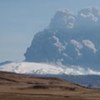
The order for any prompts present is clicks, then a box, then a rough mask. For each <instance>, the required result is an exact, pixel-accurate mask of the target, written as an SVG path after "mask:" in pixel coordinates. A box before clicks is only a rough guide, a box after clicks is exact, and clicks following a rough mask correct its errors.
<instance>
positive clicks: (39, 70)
mask: <svg viewBox="0 0 100 100" xmlns="http://www.w3.org/2000/svg"><path fill="white" fill-rule="evenodd" d="M0 71H8V72H15V73H21V74H40V75H46V74H48V75H49V74H50V75H59V74H65V75H100V72H97V71H93V70H92V69H89V68H88V69H84V68H82V67H79V66H73V65H70V66H66V67H65V66H57V65H50V64H44V63H29V62H21V63H14V62H13V63H9V64H5V65H2V66H0Z"/></svg>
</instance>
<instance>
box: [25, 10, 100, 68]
mask: <svg viewBox="0 0 100 100" xmlns="http://www.w3.org/2000/svg"><path fill="white" fill-rule="evenodd" d="M99 59H100V12H99V10H98V9H97V8H85V9H82V10H80V11H79V12H78V14H77V15H74V14H72V13H71V12H70V11H69V10H64V11H58V12H57V13H56V14H55V16H54V17H53V18H52V19H51V22H50V25H49V26H48V28H46V29H44V30H43V31H41V32H38V33H37V34H36V35H35V36H34V38H33V41H32V43H31V46H30V47H29V48H28V49H27V51H26V53H25V61H29V62H45V63H55V64H57V63H61V64H63V65H75V66H84V67H85V68H87V67H88V66H89V67H90V68H94V69H99V67H100V60H99Z"/></svg>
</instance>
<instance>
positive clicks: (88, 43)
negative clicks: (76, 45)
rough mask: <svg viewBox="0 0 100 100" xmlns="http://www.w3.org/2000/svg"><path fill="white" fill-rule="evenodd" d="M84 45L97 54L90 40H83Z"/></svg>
mask: <svg viewBox="0 0 100 100" xmlns="http://www.w3.org/2000/svg"><path fill="white" fill-rule="evenodd" d="M82 43H83V44H84V45H85V46H86V47H87V48H89V49H91V50H92V51H93V52H94V53H96V52H97V49H96V46H95V44H94V43H93V42H92V41H90V40H82Z"/></svg>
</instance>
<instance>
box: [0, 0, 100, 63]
mask: <svg viewBox="0 0 100 100" xmlns="http://www.w3.org/2000/svg"><path fill="white" fill-rule="evenodd" d="M86 7H100V0H0V62H2V61H6V60H11V61H21V60H24V53H25V52H26V49H27V47H29V46H30V43H31V41H32V39H33V36H34V34H35V33H36V32H38V31H40V30H42V29H44V28H45V27H47V26H48V24H49V22H50V19H51V18H52V17H53V16H54V14H55V12H56V11H57V10H63V9H69V10H70V11H72V13H77V12H78V11H79V10H80V9H82V8H86Z"/></svg>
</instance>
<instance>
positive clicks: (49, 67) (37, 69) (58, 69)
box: [0, 62, 100, 88]
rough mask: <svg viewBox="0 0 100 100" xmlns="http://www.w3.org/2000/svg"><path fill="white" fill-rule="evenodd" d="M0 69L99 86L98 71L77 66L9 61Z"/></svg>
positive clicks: (99, 76) (99, 74)
mask: <svg viewBox="0 0 100 100" xmlns="http://www.w3.org/2000/svg"><path fill="white" fill-rule="evenodd" d="M0 71H6V72H14V73H19V74H26V75H27V74H28V75H34V76H41V77H47V76H48V77H57V78H61V79H65V80H68V81H71V82H73V83H76V84H80V85H82V86H86V87H88V86H89V87H90V86H91V87H92V88H100V71H94V70H92V69H90V68H88V69H85V68H82V67H79V66H73V65H70V66H58V65H53V64H45V63H30V62H20V63H14V62H12V63H9V64H4V65H2V66H0Z"/></svg>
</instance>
